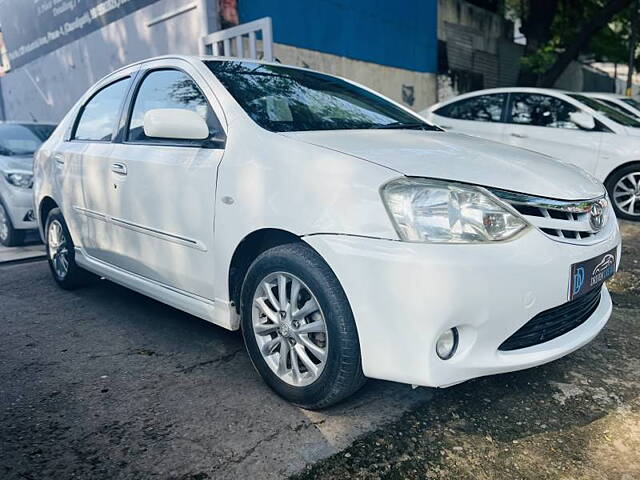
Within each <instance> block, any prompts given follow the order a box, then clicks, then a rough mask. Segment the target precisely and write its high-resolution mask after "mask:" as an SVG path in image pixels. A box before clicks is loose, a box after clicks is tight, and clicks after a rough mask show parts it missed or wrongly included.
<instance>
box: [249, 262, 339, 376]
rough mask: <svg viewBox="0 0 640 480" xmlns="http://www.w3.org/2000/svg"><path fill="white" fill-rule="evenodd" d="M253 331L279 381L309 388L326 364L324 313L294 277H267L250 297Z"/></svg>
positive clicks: (304, 285)
mask: <svg viewBox="0 0 640 480" xmlns="http://www.w3.org/2000/svg"><path fill="white" fill-rule="evenodd" d="M252 319H253V322H252V325H253V332H254V335H255V338H256V343H257V344H258V347H259V348H260V353H261V354H262V357H263V358H264V360H265V362H266V363H267V365H269V368H271V370H272V371H273V372H274V373H275V374H276V375H277V376H278V378H280V379H281V380H282V381H284V382H286V383H288V384H289V385H293V386H296V387H303V386H305V385H310V384H311V383H313V382H314V381H316V380H317V379H318V377H319V376H320V375H321V374H322V371H323V370H324V367H325V365H326V361H327V352H328V348H329V345H328V341H327V340H328V335H327V325H326V320H325V317H324V314H323V313H322V311H321V309H320V306H319V305H318V300H317V299H316V297H315V295H314V294H313V293H312V292H311V290H310V289H309V287H308V286H307V285H306V284H305V283H304V282H302V281H301V280H300V279H298V278H296V277H295V276H294V275H291V274H288V273H284V272H276V273H271V274H269V275H267V277H266V278H265V279H264V280H262V281H261V282H260V284H259V288H258V289H257V290H256V292H255V294H254V297H253V315H252Z"/></svg>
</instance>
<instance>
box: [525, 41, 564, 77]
mask: <svg viewBox="0 0 640 480" xmlns="http://www.w3.org/2000/svg"><path fill="white" fill-rule="evenodd" d="M557 51H558V43H557V39H552V40H550V41H548V42H547V43H545V44H544V45H542V46H541V47H540V48H538V50H536V51H535V52H533V53H531V54H529V55H525V56H523V57H522V59H521V65H522V68H524V69H525V70H527V71H529V72H532V73H535V74H542V73H544V72H546V71H547V70H549V68H551V66H552V65H553V63H554V62H555V61H556V58H557V57H558V54H557Z"/></svg>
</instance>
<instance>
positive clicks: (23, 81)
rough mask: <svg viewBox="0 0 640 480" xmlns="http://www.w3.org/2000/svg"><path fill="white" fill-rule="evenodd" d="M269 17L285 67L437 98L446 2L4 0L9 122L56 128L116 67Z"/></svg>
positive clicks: (193, 47)
mask: <svg viewBox="0 0 640 480" xmlns="http://www.w3.org/2000/svg"><path fill="white" fill-rule="evenodd" d="M262 17H271V19H272V25H273V42H274V43H273V52H274V57H275V59H276V60H277V61H280V62H282V63H286V64H293V65H298V66H304V67H309V68H313V69H317V70H321V71H324V72H327V73H332V74H336V75H340V76H343V77H347V78H349V79H352V80H355V81H357V82H360V83H363V84H365V85H367V86H369V87H371V88H373V89H375V90H378V91H380V92H382V93H384V94H386V95H388V96H389V97H391V98H393V99H394V100H397V101H399V102H401V103H403V104H405V105H407V106H409V107H411V108H414V109H415V110H421V109H424V108H426V107H427V106H429V105H430V104H432V103H433V102H435V101H436V85H437V82H436V73H437V68H438V63H437V62H438V56H437V55H438V53H437V50H438V39H437V28H438V27H437V24H438V3H437V0H398V1H396V2H388V1H386V0H306V1H300V0H0V22H1V23H0V26H1V28H2V32H3V34H4V39H5V42H6V49H7V52H8V55H7V57H8V64H9V65H8V66H7V65H5V68H6V69H7V71H6V72H5V74H4V75H3V76H2V78H1V79H0V95H1V96H2V102H0V103H1V104H2V105H3V107H4V108H3V113H4V116H5V118H6V119H9V120H28V121H42V122H45V121H46V122H57V121H59V120H60V119H61V118H62V116H63V115H64V114H65V112H66V111H67V110H68V109H69V107H70V106H71V105H73V103H75V101H76V100H77V98H78V97H80V96H81V95H82V93H83V92H84V91H85V90H86V89H87V88H89V87H90V86H91V85H92V84H93V83H95V82H96V81H97V80H99V79H100V78H101V77H103V76H104V75H106V74H108V73H110V72H111V71H113V70H115V69H117V68H119V67H121V66H123V65H126V64H128V63H131V62H134V61H137V60H141V59H144V58H147V57H152V56H156V55H165V54H197V53H199V52H200V51H201V49H202V44H201V39H202V37H203V36H204V35H206V34H207V33H211V32H215V31H217V30H219V29H220V28H221V27H229V26H233V25H234V24H236V23H240V24H243V23H246V22H250V21H252V20H256V19H259V18H262ZM7 67H8V68H7ZM0 113H2V112H0Z"/></svg>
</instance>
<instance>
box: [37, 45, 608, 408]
mask: <svg viewBox="0 0 640 480" xmlns="http://www.w3.org/2000/svg"><path fill="white" fill-rule="evenodd" d="M34 192H35V199H36V204H37V206H38V217H39V220H40V223H39V225H40V227H41V233H42V236H43V238H44V239H45V240H46V247H47V256H48V259H49V265H50V268H51V273H52V275H53V278H54V280H55V281H56V282H57V283H58V284H59V285H60V286H61V287H62V288H66V289H72V288H77V287H79V286H81V285H83V284H86V282H87V281H89V280H91V277H92V274H93V275H97V276H101V277H106V278H108V279H110V280H113V281H115V282H118V283H121V284H123V285H125V286H127V287H129V288H132V289H134V290H137V291H139V292H142V293H144V294H146V295H149V296H151V297H154V298H156V299H158V300H160V301H162V302H165V303H167V304H169V305H173V306H175V307H177V308H179V309H181V310H184V311H186V312H189V313H191V314H193V315H196V316H198V317H200V318H203V319H205V320H208V321H210V322H213V323H215V324H218V325H221V326H223V327H225V328H228V329H232V330H237V329H242V333H243V337H244V340H245V344H246V346H247V350H248V352H249V356H250V358H251V360H252V362H253V364H254V366H255V367H256V369H257V370H258V372H259V373H260V374H261V375H262V377H263V378H264V379H265V381H266V382H267V383H268V384H269V385H270V386H271V387H272V388H273V389H274V390H275V391H276V392H278V393H279V394H280V395H282V396H283V397H284V398H286V399H288V400H290V401H292V402H294V403H295V404H298V405H302V406H304V407H306V408H322V407H326V406H328V405H331V404H332V403H335V402H337V401H339V400H341V399H343V398H345V397H346V396H348V395H350V394H351V393H353V392H355V391H356V390H357V389H358V388H359V387H360V386H362V384H363V382H364V379H365V377H372V378H379V379H386V380H393V381H397V382H404V383H408V384H414V385H426V386H442V387H444V386H449V385H453V384H456V383H460V382H463V381H465V380H468V379H470V378H474V377H478V376H482V375H491V374H495V373H500V372H508V371H513V370H520V369H523V368H528V367H532V366H535V365H540V364H543V363H546V362H549V361H551V360H554V359H556V358H559V357H562V356H563V355H566V354H568V353H570V352H572V351H574V350H576V349H578V348H580V347H581V346H583V345H585V344H586V343H588V342H589V341H590V340H591V339H593V338H594V337H595V336H596V335H597V334H598V332H599V331H600V330H601V329H602V328H603V327H604V325H605V324H606V322H607V320H608V318H609V316H610V314H611V309H612V303H611V297H610V296H609V293H608V291H607V287H606V285H605V284H604V281H605V280H606V279H607V278H609V277H610V276H611V275H613V274H614V272H615V270H616V268H617V265H618V263H619V260H620V234H619V231H618V225H617V222H616V221H615V217H614V214H613V210H612V208H611V206H610V205H609V204H608V202H607V200H606V197H605V191H604V187H603V185H602V184H601V183H600V182H598V181H597V180H596V179H595V178H593V177H592V176H590V175H587V174H586V173H585V172H584V171H582V170H580V169H578V168H575V167H573V166H570V165H567V164H564V163H560V162H556V161H555V160H552V159H550V158H548V157H546V156H544V155H539V154H537V153H534V152H528V151H526V150H522V149H516V148H511V147H508V146H506V145H500V144H496V143H494V142H488V141H484V140H480V139H476V138H472V137H469V136H467V135H456V134H450V133H446V132H443V131H442V130H441V129H439V128H437V127H434V126H432V125H430V124H428V123H425V121H424V120H423V119H421V118H420V117H418V116H417V115H416V114H414V113H413V112H411V111H410V110H408V109H406V108H404V107H402V106H400V105H398V104H396V103H394V102H392V101H391V100H389V99H386V98H384V97H382V96H380V95H378V94H376V93H375V92H373V91H371V90H369V89H367V88H365V87H361V86H359V85H357V84H354V83H352V82H349V81H347V80H343V79H340V78H336V77H333V76H330V75H325V74H322V73H318V72H313V71H310V70H306V69H301V68H295V67H287V66H284V65H280V64H271V63H264V62H257V61H250V60H246V61H244V60H239V59H220V57H209V58H207V57H204V58H199V57H162V58H157V59H152V60H148V61H144V62H140V63H136V64H134V65H131V66H128V67H125V68H123V69H120V70H118V71H116V72H114V73H112V74H110V75H108V76H107V77H105V78H104V79H102V80H100V81H99V82H98V83H97V84H96V85H95V86H93V87H92V88H91V89H90V90H89V91H88V92H87V93H86V94H85V95H83V96H82V98H81V99H80V100H79V102H78V103H77V104H76V105H75V106H74V107H73V108H72V109H71V110H70V112H69V113H68V115H66V117H65V118H64V120H63V121H62V123H61V124H60V126H59V127H58V128H57V129H56V131H55V133H54V134H53V135H52V136H51V138H50V139H49V140H48V141H47V142H46V143H45V144H44V145H43V146H42V148H41V149H40V150H39V151H38V153H37V155H36V162H35V183H34ZM89 272H91V273H89Z"/></svg>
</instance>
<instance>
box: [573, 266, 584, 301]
mask: <svg viewBox="0 0 640 480" xmlns="http://www.w3.org/2000/svg"><path fill="white" fill-rule="evenodd" d="M582 285H584V267H578V268H576V271H575V273H574V274H573V294H574V295H575V294H576V293H578V292H579V291H580V290H581V289H582Z"/></svg>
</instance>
